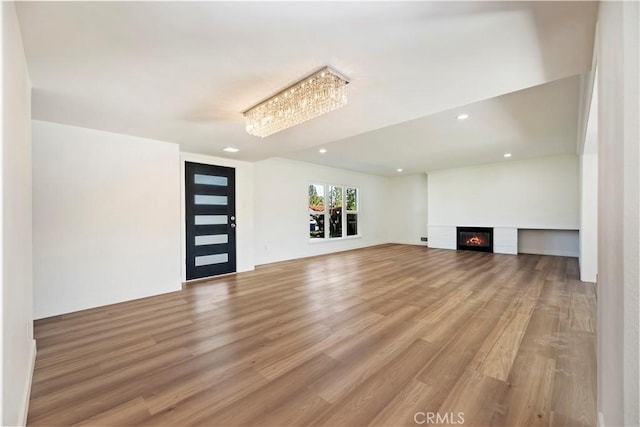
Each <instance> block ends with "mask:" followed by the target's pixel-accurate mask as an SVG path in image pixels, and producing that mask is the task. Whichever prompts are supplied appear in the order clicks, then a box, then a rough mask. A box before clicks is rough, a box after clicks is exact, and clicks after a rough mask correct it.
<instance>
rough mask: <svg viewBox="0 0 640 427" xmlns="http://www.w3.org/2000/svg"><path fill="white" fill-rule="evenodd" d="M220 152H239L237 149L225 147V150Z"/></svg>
mask: <svg viewBox="0 0 640 427" xmlns="http://www.w3.org/2000/svg"><path fill="white" fill-rule="evenodd" d="M222 151H226V152H227V153H237V152H238V151H240V150H239V149H237V148H234V147H227V148H225V149H224V150H222Z"/></svg>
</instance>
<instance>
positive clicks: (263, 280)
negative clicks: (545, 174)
mask: <svg viewBox="0 0 640 427" xmlns="http://www.w3.org/2000/svg"><path fill="white" fill-rule="evenodd" d="M595 305H596V301H595V290H594V286H593V285H592V284H587V283H583V282H580V281H578V264H577V260H576V259H574V258H561V257H548V256H537V255H519V256H511V255H497V254H485V253H477V252H456V251H448V250H438V249H427V248H423V247H418V246H401V245H384V246H377V247H372V248H368V249H362V250H356V251H351V252H345V253H339V254H333V255H328V256H321V257H315V258H308V259H302V260H296V261H289V262H282V263H277V264H271V265H268V266H262V267H258V268H257V269H256V271H254V272H250V273H242V274H238V275H236V276H229V277H224V278H219V279H216V280H213V281H211V282H207V283H203V284H199V285H197V286H194V287H191V288H189V289H186V290H184V291H182V292H176V293H172V294H168V295H162V296H158V297H152V298H147V299H143V300H137V301H131V302H127V303H123V304H117V305H113V306H109V307H103V308H98V309H93V310H87V311H84V312H79V313H74V314H70V315H65V316H61V317H57V318H52V319H46V320H43V321H38V322H37V325H36V328H35V333H36V337H37V343H38V356H37V361H36V370H35V374H34V382H33V388H32V394H31V407H30V410H29V424H31V425H72V424H83V425H130V426H133V425H135V426H152V425H172V426H185V425H200V426H230V425H240V424H242V425H250V426H255V425H265V426H279V425H282V426H284V425H287V426H296V425H300V426H302V425H327V426H360V425H380V426H395V425H414V426H415V425H416V424H415V422H414V416H415V414H416V413H418V412H422V413H424V415H422V414H418V416H417V420H418V421H423V420H425V421H426V419H427V416H429V415H428V413H429V412H434V413H435V412H438V413H439V414H440V417H441V418H440V421H442V418H443V417H449V418H448V420H445V421H450V422H451V421H455V422H458V423H460V421H461V419H460V418H458V415H459V414H458V413H463V415H462V417H463V418H464V425H465V426H488V425H496V426H525V425H536V426H538V425H553V426H560V425H566V426H579V425H590V426H595V425H596V397H595V390H596V366H595V365H596V363H595V333H594V331H595V312H596V309H595ZM432 416H434V417H435V416H436V415H435V414H434V415H432ZM431 420H432V421H437V418H432V419H431ZM424 425H428V424H426V423H425V424H424Z"/></svg>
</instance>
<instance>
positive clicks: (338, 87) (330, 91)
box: [244, 67, 349, 138]
mask: <svg viewBox="0 0 640 427" xmlns="http://www.w3.org/2000/svg"><path fill="white" fill-rule="evenodd" d="M348 83H349V80H348V79H347V78H346V77H344V76H342V75H341V74H340V73H338V72H337V71H335V70H332V69H331V68H329V67H325V68H323V69H321V70H320V71H318V72H316V73H313V74H312V75H310V76H308V77H305V78H304V79H302V80H300V81H299V82H297V83H295V84H293V85H292V86H289V87H288V88H286V89H285V90H283V91H281V92H279V93H277V94H276V95H274V96H272V97H270V98H268V99H266V100H264V101H262V102H260V103H259V104H257V105H256V106H255V107H251V108H250V109H248V110H247V111H245V112H244V117H245V118H246V119H247V133H248V134H250V135H255V136H259V137H261V138H264V137H265V136H269V135H271V134H273V133H276V132H280V131H281V130H285V129H287V128H290V127H292V126H295V125H298V124H300V123H302V122H306V121H307V120H310V119H313V118H314V117H318V116H321V115H322V114H325V113H328V112H329V111H333V110H335V109H336V108H340V107H342V106H344V105H346V104H347V88H346V86H347V84H348Z"/></svg>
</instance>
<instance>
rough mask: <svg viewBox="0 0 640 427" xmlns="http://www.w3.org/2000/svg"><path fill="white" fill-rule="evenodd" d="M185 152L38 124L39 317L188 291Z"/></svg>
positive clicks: (36, 274)
mask: <svg viewBox="0 0 640 427" xmlns="http://www.w3.org/2000/svg"><path fill="white" fill-rule="evenodd" d="M179 173H180V154H179V149H178V145H176V144H171V143H166V142H160V141H153V140H148V139H142V138H136V137H132V136H126V135H120V134H114V133H109V132H102V131H97V130H91V129H85V128H78V127H73V126H67V125H61V124H54V123H48V122H42V121H33V212H34V214H33V227H34V228H33V231H34V239H33V241H34V311H35V317H36V318H42V317H48V316H53V315H57V314H61V313H68V312H72V311H77V310H82V309H86V308H91V307H97V306H101V305H106V304H112V303H117V302H121V301H126V300H131V299H135V298H142V297H146V296H150V295H156V294H161V293H165V292H171V291H177V290H180V289H181V280H180V264H181V263H180V200H181V196H180V178H179Z"/></svg>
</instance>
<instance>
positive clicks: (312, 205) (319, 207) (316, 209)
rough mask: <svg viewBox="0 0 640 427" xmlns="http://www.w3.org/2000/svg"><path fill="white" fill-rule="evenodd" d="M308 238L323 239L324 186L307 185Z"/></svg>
mask: <svg viewBox="0 0 640 427" xmlns="http://www.w3.org/2000/svg"><path fill="white" fill-rule="evenodd" d="M309 236H310V237H311V238H312V239H323V238H324V185H314V184H311V185H309Z"/></svg>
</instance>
